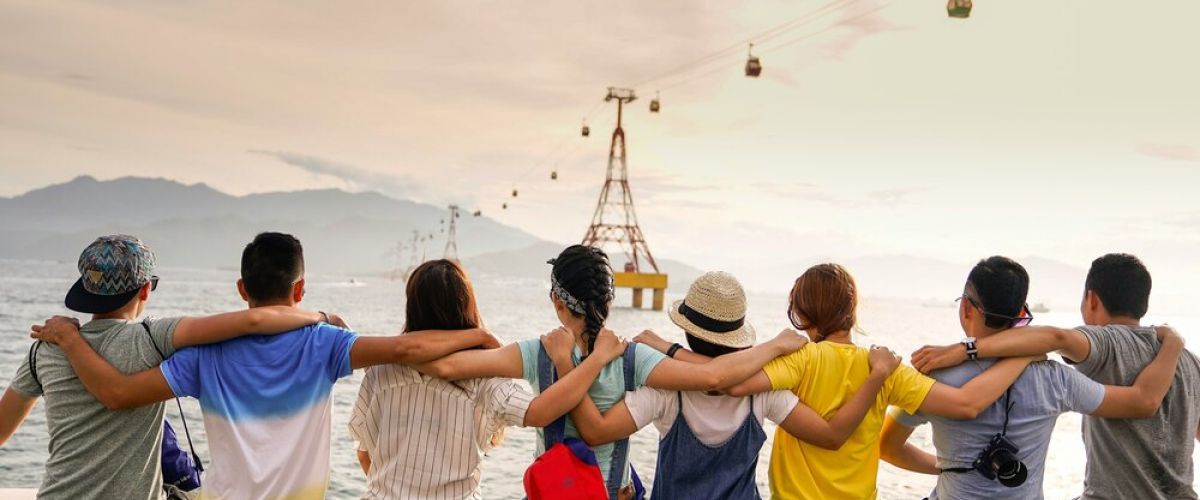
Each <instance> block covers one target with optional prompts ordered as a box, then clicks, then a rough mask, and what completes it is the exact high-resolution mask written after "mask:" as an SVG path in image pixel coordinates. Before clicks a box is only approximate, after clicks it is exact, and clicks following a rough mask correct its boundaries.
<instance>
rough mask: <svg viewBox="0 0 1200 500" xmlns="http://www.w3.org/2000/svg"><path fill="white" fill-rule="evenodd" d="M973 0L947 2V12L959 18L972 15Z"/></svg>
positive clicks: (951, 0)
mask: <svg viewBox="0 0 1200 500" xmlns="http://www.w3.org/2000/svg"><path fill="white" fill-rule="evenodd" d="M971 7H972V5H971V0H950V1H948V2H946V14H947V15H949V16H950V17H953V18H957V19H966V18H968V17H971Z"/></svg>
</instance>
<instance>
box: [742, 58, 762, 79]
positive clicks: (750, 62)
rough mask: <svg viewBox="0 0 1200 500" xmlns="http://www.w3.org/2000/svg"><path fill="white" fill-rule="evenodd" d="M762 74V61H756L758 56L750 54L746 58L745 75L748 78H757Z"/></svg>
mask: <svg viewBox="0 0 1200 500" xmlns="http://www.w3.org/2000/svg"><path fill="white" fill-rule="evenodd" d="M761 74H762V63H761V62H759V61H758V56H750V58H749V59H746V76H748V77H750V78H758V75H761Z"/></svg>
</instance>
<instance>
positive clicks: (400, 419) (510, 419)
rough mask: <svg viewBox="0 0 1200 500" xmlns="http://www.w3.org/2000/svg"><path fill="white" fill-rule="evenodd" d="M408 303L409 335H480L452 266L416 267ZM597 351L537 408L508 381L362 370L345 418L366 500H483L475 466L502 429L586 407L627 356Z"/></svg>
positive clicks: (458, 270)
mask: <svg viewBox="0 0 1200 500" xmlns="http://www.w3.org/2000/svg"><path fill="white" fill-rule="evenodd" d="M406 295H407V304H406V305H405V323H404V332H405V333H406V334H408V333H410V332H417V331H421V330H469V329H474V328H480V327H482V326H483V320H482V318H481V317H480V315H479V310H478V308H477V307H476V303H475V293H474V291H473V289H472V287H471V282H470V280H469V279H468V278H467V274H466V271H464V270H463V268H462V267H461V266H459V265H458V264H457V263H455V262H452V261H449V260H435V261H430V262H426V263H424V264H422V265H421V266H419V267H417V269H416V270H414V271H413V273H412V276H411V277H410V278H409V280H408V284H407V287H406ZM544 340H545V341H546V342H547V344H550V345H552V347H551V350H554V351H563V352H565V351H567V350H569V348H570V347H571V345H572V339H571V338H569V337H566V336H565V335H564V336H559V337H558V338H552V337H547V338H545V339H544ZM556 343H557V344H558V345H557V346H554V344H556ZM595 346H596V352H595V355H594V359H589V360H587V361H585V362H584V363H582V364H580V366H579V368H580V369H579V370H576V372H578V373H571V374H568V375H566V376H564V377H563V378H562V379H561V380H559V381H558V382H557V383H555V384H554V385H553V386H551V387H550V388H549V389H547V390H546V391H545V392H544V393H542V394H541V395H540V396H538V397H536V398H535V397H534V396H533V395H532V394H530V393H529V391H528V390H527V389H525V388H524V387H522V386H521V385H520V384H518V383H516V382H514V381H512V380H509V379H494V378H475V379H468V380H459V381H457V382H447V381H444V380H441V379H438V378H433V377H430V376H427V375H422V374H421V373H420V372H418V371H417V370H415V369H413V368H411V367H408V366H404V365H381V366H376V367H373V368H370V369H368V370H367V372H366V375H365V376H364V377H363V382H362V386H361V388H360V389H359V393H358V402H357V403H356V404H355V405H354V411H353V414H352V416H351V418H350V434H351V435H353V436H354V439H355V441H356V442H357V443H358V457H359V462H360V463H361V464H362V467H363V472H364V473H365V474H366V475H367V483H368V485H367V486H368V487H367V493H366V495H365V496H364V498H380V499H387V498H437V499H461V498H480V494H479V484H480V478H481V470H480V461H481V460H482V458H483V454H484V452H486V451H487V450H488V449H490V448H491V447H493V446H496V445H498V444H499V442H500V439H501V436H502V435H503V431H504V428H505V427H507V426H537V427H540V426H544V425H546V424H548V423H549V422H551V421H553V420H554V419H557V418H559V417H560V416H561V415H562V414H564V413H566V412H567V411H568V410H570V409H571V408H572V407H574V406H575V405H576V404H577V403H578V402H579V401H580V400H581V399H582V398H583V395H584V394H585V393H586V391H587V388H588V385H589V384H591V382H592V380H593V379H594V378H595V377H596V375H597V374H599V373H600V369H601V368H602V367H603V366H604V365H605V364H607V363H608V362H609V361H611V360H613V359H615V358H616V357H617V356H620V355H621V353H623V352H624V345H623V344H622V342H621V341H620V340H619V339H617V338H616V337H615V336H613V335H612V334H611V333H610V334H608V335H601V336H598V337H597V339H596V343H595ZM564 347H565V348H564Z"/></svg>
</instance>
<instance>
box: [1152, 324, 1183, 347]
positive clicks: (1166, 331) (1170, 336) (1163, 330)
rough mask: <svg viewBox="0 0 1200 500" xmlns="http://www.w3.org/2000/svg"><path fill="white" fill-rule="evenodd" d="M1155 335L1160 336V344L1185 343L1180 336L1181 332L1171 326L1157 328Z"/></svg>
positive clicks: (1155, 328)
mask: <svg viewBox="0 0 1200 500" xmlns="http://www.w3.org/2000/svg"><path fill="white" fill-rule="evenodd" d="M1154 333H1155V334H1156V335H1157V336H1158V341H1159V342H1160V343H1164V344H1165V343H1167V342H1168V341H1179V342H1183V336H1181V335H1179V332H1178V331H1176V330H1175V329H1174V328H1171V326H1170V325H1165V324H1164V325H1158V326H1155V327H1154Z"/></svg>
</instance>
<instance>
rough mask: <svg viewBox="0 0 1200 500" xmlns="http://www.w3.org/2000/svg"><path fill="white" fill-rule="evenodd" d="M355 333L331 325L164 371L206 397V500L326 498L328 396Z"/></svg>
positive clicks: (241, 342)
mask: <svg viewBox="0 0 1200 500" xmlns="http://www.w3.org/2000/svg"><path fill="white" fill-rule="evenodd" d="M357 338H358V336H357V335H356V334H355V333H354V332H351V331H349V330H343V329H341V328H337V327H335V326H330V325H326V324H318V325H312V326H308V327H304V328H301V329H299V330H293V331H291V332H287V333H281V334H279V335H255V336H247V337H240V338H236V339H233V340H228V341H225V342H222V343H219V344H212V345H203V346H197V347H189V348H187V349H183V350H180V351H177V352H176V353H175V354H174V355H172V356H171V357H170V358H167V360H166V361H164V362H163V363H162V364H161V365H159V367H160V369H161V370H162V374H163V377H164V378H166V379H167V383H168V384H169V385H170V386H171V390H172V391H174V392H175V395H177V396H191V397H194V398H197V399H199V400H200V408H201V409H202V410H203V412H204V428H205V431H206V432H207V434H208V448H209V452H210V453H211V454H212V457H211V464H210V465H209V469H208V470H206V471H205V475H204V485H203V487H202V490H201V497H203V498H324V497H325V491H326V489H327V488H328V484H329V427H330V420H331V418H330V415H331V408H332V405H331V398H330V393H331V391H332V389H333V384H334V382H336V381H337V380H338V379H339V378H341V377H345V376H347V375H349V374H350V372H351V366H350V348H351V346H353V345H354V341H355V340H357Z"/></svg>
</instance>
